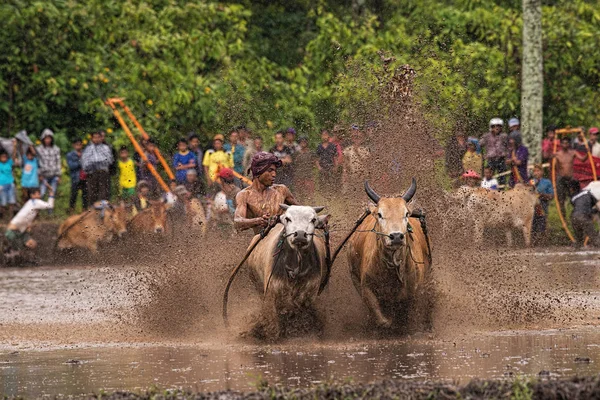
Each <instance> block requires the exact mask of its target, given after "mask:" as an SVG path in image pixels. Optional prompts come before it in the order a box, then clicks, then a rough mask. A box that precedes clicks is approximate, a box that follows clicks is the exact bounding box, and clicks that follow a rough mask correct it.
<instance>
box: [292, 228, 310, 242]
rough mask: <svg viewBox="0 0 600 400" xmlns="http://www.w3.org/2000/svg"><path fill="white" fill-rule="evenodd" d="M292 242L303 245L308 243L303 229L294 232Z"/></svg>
mask: <svg viewBox="0 0 600 400" xmlns="http://www.w3.org/2000/svg"><path fill="white" fill-rule="evenodd" d="M292 243H294V244H298V245H303V244H308V236H307V235H306V232H304V231H296V232H294V238H293V239H292Z"/></svg>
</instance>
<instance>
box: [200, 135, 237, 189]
mask: <svg viewBox="0 0 600 400" xmlns="http://www.w3.org/2000/svg"><path fill="white" fill-rule="evenodd" d="M224 141H225V137H224V136H223V135H221V134H218V135H215V137H214V139H213V148H212V149H209V150H207V151H206V152H205V153H204V160H203V161H202V165H203V166H204V174H205V175H206V179H207V180H208V184H209V185H210V184H212V183H213V182H215V181H216V180H217V177H218V172H219V168H220V167H226V168H233V157H232V156H231V153H230V152H226V151H225V150H223V142H224Z"/></svg>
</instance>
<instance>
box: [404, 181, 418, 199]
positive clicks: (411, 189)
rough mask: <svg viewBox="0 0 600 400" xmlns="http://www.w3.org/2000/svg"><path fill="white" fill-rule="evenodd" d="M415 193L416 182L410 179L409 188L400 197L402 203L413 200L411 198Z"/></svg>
mask: <svg viewBox="0 0 600 400" xmlns="http://www.w3.org/2000/svg"><path fill="white" fill-rule="evenodd" d="M416 191H417V180H416V179H415V178H412V181H411V183H410V187H409V188H408V190H407V191H406V192H405V193H404V194H403V195H402V198H403V199H404V201H406V202H407V203H408V202H409V201H410V200H411V199H412V198H413V196H414V195H415V192H416Z"/></svg>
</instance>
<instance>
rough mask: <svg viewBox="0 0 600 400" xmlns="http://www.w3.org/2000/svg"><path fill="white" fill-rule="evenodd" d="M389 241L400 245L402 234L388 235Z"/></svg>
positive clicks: (402, 238)
mask: <svg viewBox="0 0 600 400" xmlns="http://www.w3.org/2000/svg"><path fill="white" fill-rule="evenodd" d="M390 240H391V241H392V244H402V242H403V241H404V233H402V232H392V233H390Z"/></svg>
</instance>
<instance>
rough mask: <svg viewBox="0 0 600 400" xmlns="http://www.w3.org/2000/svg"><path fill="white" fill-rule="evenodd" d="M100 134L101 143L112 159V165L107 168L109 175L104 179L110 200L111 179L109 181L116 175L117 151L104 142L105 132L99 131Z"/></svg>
mask: <svg viewBox="0 0 600 400" xmlns="http://www.w3.org/2000/svg"><path fill="white" fill-rule="evenodd" d="M100 134H101V135H102V143H103V144H105V145H107V146H108V148H109V149H110V154H112V159H113V161H112V163H111V164H110V166H109V167H108V172H109V175H108V177H107V178H106V179H107V182H106V184H107V185H108V198H109V199H110V196H111V194H112V179H111V177H113V176H115V175H117V171H118V169H119V168H118V165H117V161H118V157H117V151H116V150H115V147H114V146H113V145H112V144H110V143H108V142H107V141H106V132H104V131H100Z"/></svg>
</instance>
